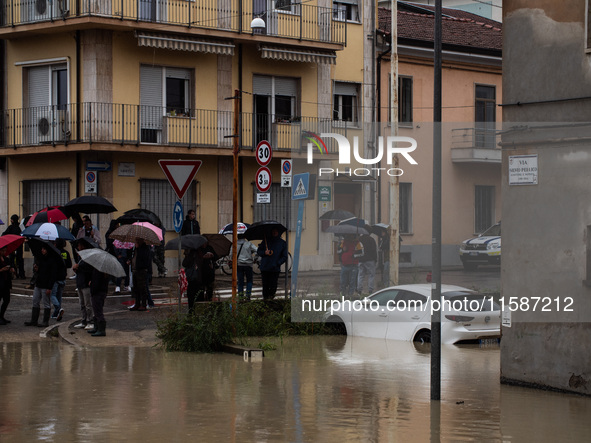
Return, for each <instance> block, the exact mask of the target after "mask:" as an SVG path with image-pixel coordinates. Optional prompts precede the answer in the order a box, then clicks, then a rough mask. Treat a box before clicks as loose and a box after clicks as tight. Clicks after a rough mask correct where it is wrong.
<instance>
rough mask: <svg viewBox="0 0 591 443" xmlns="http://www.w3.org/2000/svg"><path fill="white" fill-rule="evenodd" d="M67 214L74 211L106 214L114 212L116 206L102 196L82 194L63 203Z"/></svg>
mask: <svg viewBox="0 0 591 443" xmlns="http://www.w3.org/2000/svg"><path fill="white" fill-rule="evenodd" d="M64 209H65V210H66V211H67V213H68V214H69V215H73V214H76V213H84V214H108V213H110V212H115V211H116V210H117V208H116V207H115V206H113V204H112V203H111V202H110V201H109V200H107V199H106V198H104V197H99V196H96V195H82V196H80V197H76V198H75V199H73V200H70V201H69V202H68V203H66V204H65V205H64Z"/></svg>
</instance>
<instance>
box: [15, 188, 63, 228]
mask: <svg viewBox="0 0 591 443" xmlns="http://www.w3.org/2000/svg"><path fill="white" fill-rule="evenodd" d="M68 201H70V180H69V179H55V180H25V181H23V215H28V214H32V213H34V212H36V211H38V210H39V209H43V208H45V207H47V206H63V205H65V204H66V203H68ZM62 223H64V222H63V221H62Z"/></svg>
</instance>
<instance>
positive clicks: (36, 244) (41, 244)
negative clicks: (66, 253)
mask: <svg viewBox="0 0 591 443" xmlns="http://www.w3.org/2000/svg"><path fill="white" fill-rule="evenodd" d="M27 243H28V244H29V248H30V249H31V252H32V253H33V255H34V256H40V255H41V248H45V249H47V253H48V254H56V255H57V256H58V257H60V258H61V257H62V253H61V252H60V251H59V249H58V248H56V247H55V246H54V245H53V243H51V242H48V241H45V240H41V239H40V238H36V237H32V238H29V239H28V240H27Z"/></svg>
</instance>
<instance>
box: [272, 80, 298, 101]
mask: <svg viewBox="0 0 591 443" xmlns="http://www.w3.org/2000/svg"><path fill="white" fill-rule="evenodd" d="M297 92H298V82H297V80H296V79H295V78H275V95H288V96H290V97H297Z"/></svg>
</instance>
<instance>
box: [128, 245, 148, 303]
mask: <svg viewBox="0 0 591 443" xmlns="http://www.w3.org/2000/svg"><path fill="white" fill-rule="evenodd" d="M151 266H152V252H151V250H150V246H148V245H147V244H146V242H145V241H144V240H143V239H142V238H136V239H135V250H134V254H133V258H132V259H131V272H132V280H133V288H132V291H131V292H132V294H133V296H134V298H135V305H134V306H133V308H131V309H130V311H146V309H147V308H146V302H147V300H148V269H149V268H150V267H151Z"/></svg>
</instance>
